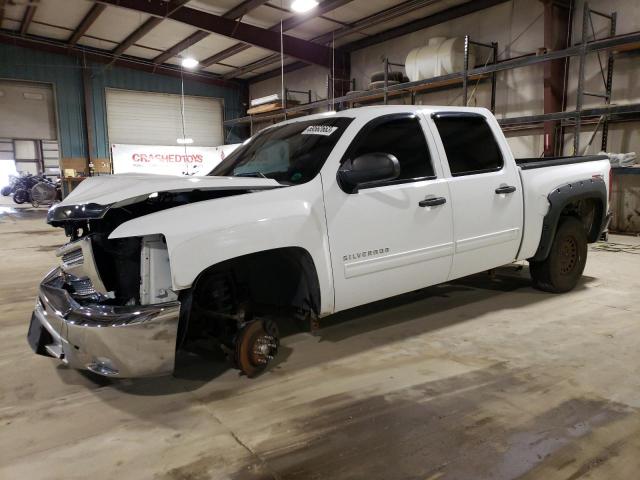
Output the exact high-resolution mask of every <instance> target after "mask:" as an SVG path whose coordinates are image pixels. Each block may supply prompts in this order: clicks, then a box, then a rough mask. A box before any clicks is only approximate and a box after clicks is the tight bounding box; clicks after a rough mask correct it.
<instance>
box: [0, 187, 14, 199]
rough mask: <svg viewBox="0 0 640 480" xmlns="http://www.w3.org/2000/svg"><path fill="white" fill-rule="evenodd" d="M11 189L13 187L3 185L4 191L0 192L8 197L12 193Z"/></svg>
mask: <svg viewBox="0 0 640 480" xmlns="http://www.w3.org/2000/svg"><path fill="white" fill-rule="evenodd" d="M11 190H12V188H11V187H10V186H8V185H7V186H6V187H2V192H0V193H2V196H3V197H8V196H9V195H11Z"/></svg>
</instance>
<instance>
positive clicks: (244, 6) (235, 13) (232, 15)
mask: <svg viewBox="0 0 640 480" xmlns="http://www.w3.org/2000/svg"><path fill="white" fill-rule="evenodd" d="M265 3H267V0H245V1H244V2H242V3H241V4H240V5H238V6H237V7H234V8H232V9H231V10H229V11H228V12H227V13H225V14H224V15H222V16H223V17H224V18H229V19H231V20H236V19H238V18H240V17H243V16H245V15H246V14H247V13H249V12H250V11H251V10H255V9H256V8H258V7H260V6H262V5H264V4H265Z"/></svg>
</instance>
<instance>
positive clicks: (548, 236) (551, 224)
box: [530, 177, 607, 262]
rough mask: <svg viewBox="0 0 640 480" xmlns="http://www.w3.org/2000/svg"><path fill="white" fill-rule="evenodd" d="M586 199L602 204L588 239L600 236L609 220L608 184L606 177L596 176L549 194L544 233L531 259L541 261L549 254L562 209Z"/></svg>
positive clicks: (592, 240)
mask: <svg viewBox="0 0 640 480" xmlns="http://www.w3.org/2000/svg"><path fill="white" fill-rule="evenodd" d="M586 199H595V200H598V201H600V202H601V205H602V208H601V209H599V211H597V212H596V216H595V217H594V219H593V225H594V227H595V228H592V229H591V231H590V232H588V237H587V240H588V242H589V243H593V242H595V241H596V240H597V239H598V238H599V237H600V234H601V233H602V231H603V230H604V228H605V226H606V221H607V215H606V212H605V211H604V210H605V205H607V186H606V184H605V182H604V179H603V178H599V177H595V178H589V179H586V180H578V181H576V182H572V183H567V184H565V185H562V186H560V187H557V188H556V189H554V190H553V191H552V192H551V193H549V195H547V200H548V201H549V205H550V206H549V211H548V212H547V214H546V215H545V216H544V220H543V222H542V233H541V235H540V243H539V244H538V250H536V253H535V255H534V256H533V257H532V258H531V259H530V260H533V261H536V262H541V261H543V260H545V259H546V258H547V257H548V256H549V253H550V252H551V245H552V244H553V239H554V238H555V236H556V230H557V228H558V223H559V221H560V216H561V214H562V211H563V210H564V208H565V207H566V206H567V205H568V204H569V203H571V202H575V201H577V200H586Z"/></svg>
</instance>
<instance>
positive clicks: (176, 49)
mask: <svg viewBox="0 0 640 480" xmlns="http://www.w3.org/2000/svg"><path fill="white" fill-rule="evenodd" d="M208 36H209V32H205V31H204V30H198V31H196V32H195V33H193V34H191V35H189V36H188V37H187V38H185V39H184V40H182V41H180V42H178V43H176V44H175V45H174V46H173V47H171V48H170V49H169V50H167V51H165V52H162V53H161V54H160V55H158V56H157V57H156V58H154V59H153V63H156V64H159V63H164V62H166V61H167V60H169V59H170V58H171V57H175V56H176V55H178V54H179V53H180V52H182V51H184V50H186V49H187V48H189V47H190V46H191V45H194V44H196V43H198V42H199V41H200V40H202V39H203V38H206V37H208Z"/></svg>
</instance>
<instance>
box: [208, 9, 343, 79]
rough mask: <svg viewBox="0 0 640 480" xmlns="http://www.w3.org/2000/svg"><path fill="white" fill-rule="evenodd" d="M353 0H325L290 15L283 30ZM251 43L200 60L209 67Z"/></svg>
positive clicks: (276, 29) (290, 28)
mask: <svg viewBox="0 0 640 480" xmlns="http://www.w3.org/2000/svg"><path fill="white" fill-rule="evenodd" d="M352 1H353V0H325V1H324V2H322V3H321V4H320V5H318V7H317V8H314V9H313V10H311V11H310V12H307V13H305V14H304V15H294V16H293V17H289V18H287V19H285V20H283V21H282V30H283V31H285V32H286V31H287V30H293V29H294V28H296V27H298V26H300V25H302V24H303V23H305V22H308V21H309V20H311V19H313V18H317V17H319V16H320V15H323V14H325V13H328V12H330V11H332V10H335V9H336V8H340V7H342V6H344V5H346V4H347V3H350V2H352ZM269 30H271V31H274V32H279V31H280V24H279V23H277V24H276V25H273V26H271V27H270V28H269ZM250 47H251V45H247V44H245V43H236V44H235V45H233V46H231V47H229V48H227V49H225V50H223V51H222V52H218V53H216V54H215V55H212V56H210V57H209V58H206V59H204V60H203V61H202V62H200V63H201V64H202V65H203V66H204V67H208V66H209V65H213V64H214V63H218V62H220V61H222V60H225V59H226V58H229V57H231V56H232V55H235V54H237V53H240V52H242V51H244V50H247V49H248V48H250ZM240 68H244V67H240ZM234 72H235V70H234V71H233V72H230V73H229V75H231V74H232V73H234Z"/></svg>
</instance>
